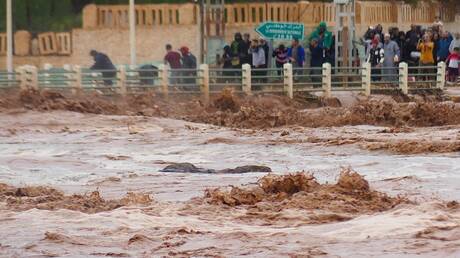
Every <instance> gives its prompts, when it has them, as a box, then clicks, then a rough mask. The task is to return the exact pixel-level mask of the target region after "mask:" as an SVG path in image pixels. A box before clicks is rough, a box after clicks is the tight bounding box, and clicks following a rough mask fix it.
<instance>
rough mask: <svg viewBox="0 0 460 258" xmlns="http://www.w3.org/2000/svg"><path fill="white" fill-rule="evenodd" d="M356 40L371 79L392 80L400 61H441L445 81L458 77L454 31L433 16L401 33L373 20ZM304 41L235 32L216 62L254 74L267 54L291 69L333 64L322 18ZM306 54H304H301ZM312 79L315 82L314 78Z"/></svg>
mask: <svg viewBox="0 0 460 258" xmlns="http://www.w3.org/2000/svg"><path fill="white" fill-rule="evenodd" d="M360 43H361V44H362V45H363V46H364V49H365V57H363V58H362V59H363V60H364V61H365V62H368V63H370V64H371V66H372V67H373V69H372V80H373V81H385V82H395V81H398V68H397V66H398V64H399V63H400V62H406V63H408V65H409V67H414V66H417V67H418V66H425V67H434V66H436V65H437V63H439V62H445V63H446V64H447V67H448V68H447V69H448V71H447V73H448V81H449V82H456V80H457V77H458V76H459V61H460V51H459V50H460V33H455V34H452V33H450V32H448V31H446V30H444V28H443V24H442V22H441V21H440V20H439V17H436V20H435V22H434V23H433V24H432V26H429V27H426V28H423V27H422V26H417V25H411V28H410V30H409V31H407V32H404V31H400V30H399V29H398V28H389V29H388V31H387V32H384V29H383V27H382V25H380V24H378V25H376V26H372V27H369V29H368V30H367V31H366V33H365V34H364V36H363V37H362V38H361V39H360ZM307 45H308V48H304V47H303V46H302V44H301V42H300V41H299V40H298V39H293V40H292V42H291V44H290V46H286V45H284V44H280V45H279V46H278V47H276V48H274V49H272V48H271V46H270V47H269V46H268V45H267V41H266V40H264V39H263V38H260V39H259V40H251V39H250V35H249V34H244V35H243V36H242V35H241V33H236V34H235V36H234V40H233V42H232V43H231V44H230V45H228V46H225V48H224V53H223V56H222V64H223V68H227V69H231V68H233V69H240V68H241V66H242V65H243V64H250V65H251V66H252V67H253V69H254V74H255V75H256V77H257V78H260V77H261V76H258V75H263V74H265V72H264V71H263V70H261V71H257V70H258V69H259V68H267V67H269V66H270V64H271V60H270V57H273V58H274V59H275V60H274V65H275V67H277V68H281V67H283V65H284V64H286V63H291V64H292V65H293V67H294V68H296V67H304V66H306V65H307V64H306V60H310V67H312V68H315V67H321V66H322V65H323V64H324V63H326V62H327V63H330V64H331V65H334V63H335V35H333V34H332V33H331V32H330V31H329V30H328V28H327V24H326V23H325V22H321V23H320V24H319V26H318V27H317V28H316V29H315V30H314V31H313V32H312V33H311V34H310V36H309V37H308V38H307ZM267 51H269V52H268V53H267ZM307 54H308V55H310V56H309V58H306V57H307ZM264 56H265V58H262V57H264ZM358 59H359V57H358ZM356 63H358V62H356ZM378 68H381V69H378ZM318 72H320V69H312V70H311V74H315V73H318ZM423 72H424V73H427V74H433V73H435V72H434V71H432V70H430V69H424V70H423ZM279 73H281V71H280V72H279ZM230 74H232V73H231V72H228V73H227V75H230ZM312 80H313V81H314V80H315V77H314V76H312Z"/></svg>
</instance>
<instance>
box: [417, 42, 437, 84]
mask: <svg viewBox="0 0 460 258" xmlns="http://www.w3.org/2000/svg"><path fill="white" fill-rule="evenodd" d="M417 49H418V50H419V51H420V66H434V58H433V49H434V43H433V42H432V41H431V38H430V35H428V34H425V35H424V36H423V41H420V43H419V44H418V46H417ZM433 72H434V71H433V70H432V69H425V70H422V71H420V73H433ZM427 79H428V77H427V76H425V80H427Z"/></svg>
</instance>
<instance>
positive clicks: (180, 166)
mask: <svg viewBox="0 0 460 258" xmlns="http://www.w3.org/2000/svg"><path fill="white" fill-rule="evenodd" d="M160 172H174V173H203V174H243V173H252V172H260V173H269V172H272V170H271V168H269V167H266V166H255V165H249V166H242V167H236V168H227V169H221V170H215V169H204V168H198V167H196V166H195V165H193V164H191V163H174V164H171V165H168V166H166V167H165V168H163V169H162V170H160Z"/></svg>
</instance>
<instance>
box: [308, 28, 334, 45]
mask: <svg viewBox="0 0 460 258" xmlns="http://www.w3.org/2000/svg"><path fill="white" fill-rule="evenodd" d="M313 39H317V40H318V42H319V44H320V45H321V46H322V48H324V49H325V50H328V49H330V48H331V46H332V33H331V32H330V31H328V30H327V24H326V22H323V21H322V22H320V23H319V26H318V27H317V28H316V29H315V30H314V31H313V32H312V33H311V34H310V37H309V38H308V40H309V41H312V40H313Z"/></svg>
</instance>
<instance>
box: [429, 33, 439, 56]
mask: <svg viewBox="0 0 460 258" xmlns="http://www.w3.org/2000/svg"><path fill="white" fill-rule="evenodd" d="M431 40H432V41H433V45H434V47H433V59H434V63H435V64H437V63H438V49H439V40H440V37H439V33H438V32H436V31H435V32H433V34H432V36H431Z"/></svg>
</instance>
